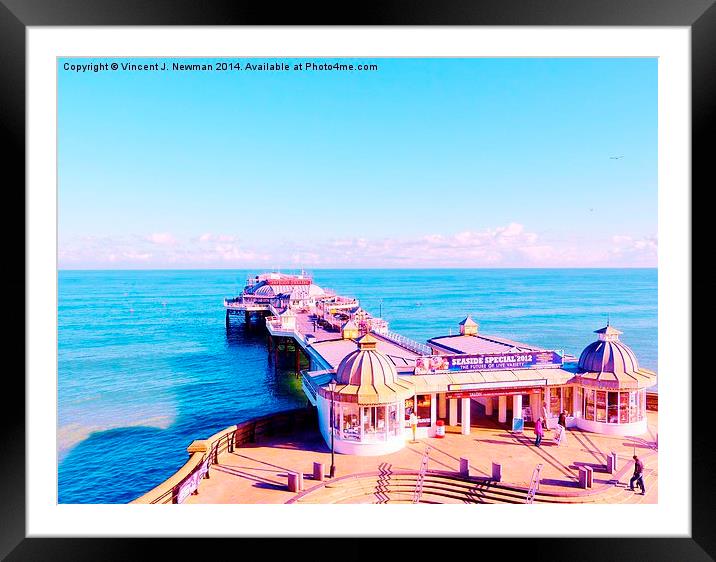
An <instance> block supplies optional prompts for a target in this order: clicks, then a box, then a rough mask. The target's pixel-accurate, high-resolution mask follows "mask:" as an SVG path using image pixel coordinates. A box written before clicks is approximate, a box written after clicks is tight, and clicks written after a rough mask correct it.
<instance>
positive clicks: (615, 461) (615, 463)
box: [612, 451, 619, 472]
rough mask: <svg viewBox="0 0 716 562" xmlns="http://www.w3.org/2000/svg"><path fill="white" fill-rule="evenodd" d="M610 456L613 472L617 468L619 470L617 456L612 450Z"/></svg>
mask: <svg viewBox="0 0 716 562" xmlns="http://www.w3.org/2000/svg"><path fill="white" fill-rule="evenodd" d="M612 457H614V461H613V462H614V472H616V471H617V470H619V458H618V457H617V454H616V453H615V452H614V451H612Z"/></svg>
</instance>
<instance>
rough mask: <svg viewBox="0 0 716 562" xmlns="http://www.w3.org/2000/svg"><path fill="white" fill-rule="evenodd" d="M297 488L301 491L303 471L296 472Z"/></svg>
mask: <svg viewBox="0 0 716 562" xmlns="http://www.w3.org/2000/svg"><path fill="white" fill-rule="evenodd" d="M298 489H299V490H300V491H303V472H299V473H298Z"/></svg>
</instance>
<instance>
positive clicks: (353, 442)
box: [303, 316, 656, 455]
mask: <svg viewBox="0 0 716 562" xmlns="http://www.w3.org/2000/svg"><path fill="white" fill-rule="evenodd" d="M595 333H596V334H597V336H598V337H597V340H596V341H595V342H593V343H591V344H590V345H588V346H587V347H586V348H585V349H584V351H583V352H582V353H581V355H580V357H579V358H578V359H577V358H576V357H571V356H568V355H565V354H564V352H562V351H558V350H547V349H542V348H538V347H535V346H531V345H527V344H523V343H519V342H515V341H512V340H508V339H505V338H501V337H497V336H487V335H483V334H480V333H479V332H478V325H477V323H476V322H475V321H474V320H472V318H470V317H469V316H468V317H467V318H465V320H463V321H462V322H461V323H460V332H459V334H456V335H448V336H442V337H436V338H432V339H430V340H428V342H427V344H428V346H429V347H430V350H431V351H432V354H430V355H425V354H422V355H421V354H419V353H417V352H414V351H411V350H408V349H405V348H403V347H401V346H399V345H397V344H396V343H395V342H393V341H390V340H388V339H387V338H385V337H384V336H381V335H380V334H375V333H368V334H365V335H363V336H360V337H358V338H352V337H344V338H341V339H340V340H331V341H324V342H320V343H317V344H314V346H313V347H315V348H316V349H313V350H311V349H310V348H309V352H311V353H312V354H313V355H314V356H315V357H318V358H320V359H321V361H320V363H321V364H322V365H323V366H325V367H327V368H324V369H320V370H314V371H310V372H307V373H305V374H304V376H303V388H304V391H305V392H306V395H307V396H308V398H309V400H310V401H311V402H312V403H313V404H314V406H316V407H317V409H318V420H319V425H320V431H321V434H322V435H323V437H324V439H325V440H326V443H327V444H328V445H329V446H330V444H331V426H332V428H333V436H332V437H333V443H334V448H335V451H336V452H339V453H345V454H354V455H379V454H385V453H390V452H393V451H397V450H399V449H401V448H402V447H404V446H405V443H406V441H407V440H409V439H411V438H412V427H411V425H410V423H411V421H413V422H415V421H417V426H418V427H417V436H418V437H434V436H435V435H436V433H438V422H439V421H440V425H443V424H444V425H446V426H451V427H452V428H457V429H459V431H461V432H462V433H463V434H469V433H470V428H471V427H473V426H478V427H480V426H481V427H504V428H507V429H511V430H514V431H521V430H522V429H523V428H524V427H530V426H533V425H534V421H535V420H536V419H538V418H539V417H544V418H546V419H547V423H548V425H549V426H550V427H554V425H556V423H557V417H558V416H559V413H560V412H561V411H566V412H567V426H568V427H578V428H580V429H583V430H586V431H591V432H595V433H606V434H613V435H640V434H642V433H645V432H646V389H647V388H648V387H651V386H653V385H654V384H656V374H655V373H653V372H651V371H647V370H646V369H642V368H640V367H639V365H638V362H637V359H636V356H635V355H634V353H633V352H632V351H631V349H629V347H627V346H626V345H624V344H623V343H622V342H620V341H619V334H620V333H621V332H619V331H618V330H616V329H614V328H613V327H611V326H609V325H608V326H606V327H605V328H602V329H600V330H597V331H596V332H595ZM348 334H349V335H355V334H353V333H351V332H348ZM314 364H315V363H314ZM331 412H332V414H333V415H332V416H331ZM412 414H415V416H412ZM416 418H417V420H416ZM331 420H332V421H331ZM454 430H455V429H453V431H454Z"/></svg>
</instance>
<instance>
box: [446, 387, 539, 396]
mask: <svg viewBox="0 0 716 562" xmlns="http://www.w3.org/2000/svg"><path fill="white" fill-rule="evenodd" d="M543 388H544V387H539V386H535V387H524V388H501V389H496V390H494V389H485V390H462V391H457V392H450V391H448V392H447V393H446V394H445V397H446V398H447V399H451V398H480V397H483V398H484V397H495V396H515V395H517V394H534V393H536V392H539V391H540V390H542V389H543Z"/></svg>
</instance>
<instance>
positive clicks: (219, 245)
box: [59, 222, 657, 268]
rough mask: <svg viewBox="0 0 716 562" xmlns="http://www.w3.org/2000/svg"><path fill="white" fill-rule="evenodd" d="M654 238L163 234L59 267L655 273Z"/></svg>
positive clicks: (88, 251)
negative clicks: (275, 239) (273, 238)
mask: <svg viewBox="0 0 716 562" xmlns="http://www.w3.org/2000/svg"><path fill="white" fill-rule="evenodd" d="M656 256H657V239H656V237H655V236H642V237H633V236H628V235H624V234H616V235H613V236H609V235H607V236H604V237H602V238H590V239H585V238H583V237H580V235H574V236H570V237H566V236H563V237H561V238H555V237H554V236H553V237H552V238H550V239H543V237H541V236H540V235H539V234H538V233H536V232H532V231H530V230H529V229H527V228H526V227H525V226H524V225H522V224H520V223H515V222H513V223H509V224H507V225H503V226H497V227H491V228H484V229H481V230H474V229H472V230H462V231H460V232H456V233H453V234H445V233H427V234H423V235H418V236H414V237H383V238H367V237H353V238H342V239H327V240H319V241H314V242H308V241H298V240H288V241H285V242H283V243H274V244H266V245H265V247H262V246H260V245H251V244H247V243H243V242H242V243H239V242H238V241H237V238H236V237H234V236H232V235H228V234H215V233H204V234H201V235H197V236H195V237H193V238H189V239H188V240H186V241H181V240H177V239H175V238H174V237H173V236H172V235H170V234H168V233H154V234H152V235H149V236H125V237H97V236H84V237H78V238H75V239H73V240H70V241H67V242H65V241H63V243H62V245H61V249H60V252H59V259H60V266H61V267H102V266H105V267H132V266H140V267H157V268H161V267H167V266H168V267H226V268H232V267H237V268H253V267H265V266H267V265H271V266H272V267H273V266H303V267H346V266H348V267H654V266H656Z"/></svg>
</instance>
